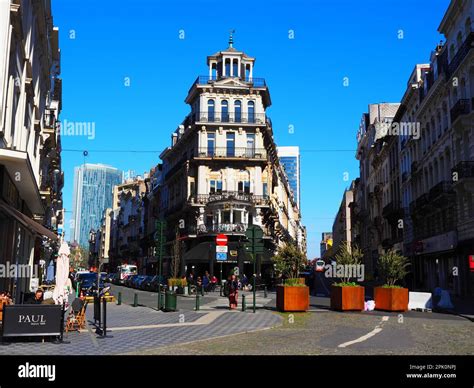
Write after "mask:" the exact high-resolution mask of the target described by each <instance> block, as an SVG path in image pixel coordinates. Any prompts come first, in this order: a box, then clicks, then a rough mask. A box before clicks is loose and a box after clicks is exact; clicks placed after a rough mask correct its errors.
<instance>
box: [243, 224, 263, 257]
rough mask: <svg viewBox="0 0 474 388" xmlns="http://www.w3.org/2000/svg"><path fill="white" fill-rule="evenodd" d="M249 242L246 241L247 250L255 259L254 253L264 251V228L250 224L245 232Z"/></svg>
mask: <svg viewBox="0 0 474 388" xmlns="http://www.w3.org/2000/svg"><path fill="white" fill-rule="evenodd" d="M245 236H246V237H247V240H248V241H247V242H245V251H246V252H248V253H250V254H251V255H252V259H254V260H255V257H254V255H257V254H260V253H263V251H264V244H263V230H262V228H261V227H259V226H257V225H253V226H249V227H248V228H247V231H246V232H245Z"/></svg>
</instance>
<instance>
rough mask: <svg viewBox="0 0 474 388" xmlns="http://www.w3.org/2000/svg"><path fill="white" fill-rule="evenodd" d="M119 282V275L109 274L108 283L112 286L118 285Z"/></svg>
mask: <svg viewBox="0 0 474 388" xmlns="http://www.w3.org/2000/svg"><path fill="white" fill-rule="evenodd" d="M119 280H120V279H119V274H118V273H117V272H115V273H111V274H110V275H109V281H110V283H112V284H119Z"/></svg>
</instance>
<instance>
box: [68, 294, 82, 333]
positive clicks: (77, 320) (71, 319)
mask: <svg viewBox="0 0 474 388" xmlns="http://www.w3.org/2000/svg"><path fill="white" fill-rule="evenodd" d="M86 308H87V301H85V300H82V299H80V298H76V299H74V301H73V302H72V304H71V311H70V312H69V315H68V317H67V321H66V333H67V332H69V331H73V330H77V331H79V330H81V329H85V328H86Z"/></svg>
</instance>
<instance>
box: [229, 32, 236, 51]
mask: <svg viewBox="0 0 474 388" xmlns="http://www.w3.org/2000/svg"><path fill="white" fill-rule="evenodd" d="M229 32H230V33H229V47H230V48H232V47H234V46H233V45H234V35H233V34H235V30H230V31H229Z"/></svg>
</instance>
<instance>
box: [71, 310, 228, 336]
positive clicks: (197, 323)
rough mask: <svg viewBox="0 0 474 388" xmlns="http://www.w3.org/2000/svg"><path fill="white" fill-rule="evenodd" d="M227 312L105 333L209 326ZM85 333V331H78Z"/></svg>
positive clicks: (118, 329)
mask: <svg viewBox="0 0 474 388" xmlns="http://www.w3.org/2000/svg"><path fill="white" fill-rule="evenodd" d="M227 312H228V311H211V312H209V313H206V314H202V315H203V316H202V317H200V318H199V319H197V320H196V321H194V322H182V323H179V322H178V323H158V324H156V325H140V326H123V327H111V328H109V327H107V331H126V330H137V329H160V328H164V327H179V326H200V325H209V324H210V323H212V322H214V321H215V320H216V319H217V318H218V317H220V316H221V315H222V314H225V313H227ZM80 331H81V332H85V331H87V330H80Z"/></svg>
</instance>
